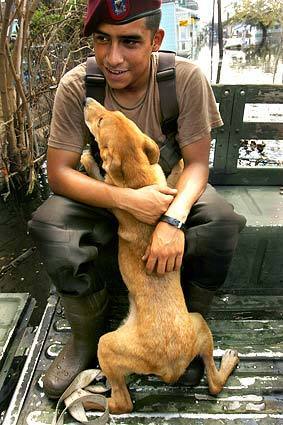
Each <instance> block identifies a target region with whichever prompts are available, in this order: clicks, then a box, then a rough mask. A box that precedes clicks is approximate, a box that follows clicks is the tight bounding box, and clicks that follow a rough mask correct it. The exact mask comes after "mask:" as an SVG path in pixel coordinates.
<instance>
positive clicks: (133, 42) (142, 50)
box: [94, 18, 163, 90]
mask: <svg viewBox="0 0 283 425" xmlns="http://www.w3.org/2000/svg"><path fill="white" fill-rule="evenodd" d="M152 38H153V37H152V33H151V31H150V30H149V29H147V28H146V26H145V18H142V19H138V20H136V21H134V22H130V23H129V24H124V25H111V24H107V23H102V24H101V25H99V26H98V28H97V30H96V31H95V32H94V50H95V57H96V61H97V64H98V66H99V68H100V69H101V71H102V72H103V74H104V75H105V78H106V80H107V83H108V84H109V86H110V87H111V88H113V89H116V90H123V89H128V90H131V89H133V90H135V89H139V88H143V87H144V85H145V84H147V78H148V75H149V74H148V73H149V63H150V56H151V52H152V51H157V50H158V49H159V47H160V44H161V41H162V38H163V31H162V30H158V31H157V33H156V34H155V36H154V38H153V40H152Z"/></svg>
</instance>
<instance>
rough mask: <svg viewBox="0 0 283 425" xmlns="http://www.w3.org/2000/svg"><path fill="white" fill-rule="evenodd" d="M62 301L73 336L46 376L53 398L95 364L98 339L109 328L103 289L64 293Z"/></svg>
mask: <svg viewBox="0 0 283 425" xmlns="http://www.w3.org/2000/svg"><path fill="white" fill-rule="evenodd" d="M62 304H63V306H64V311H65V316H66V319H67V320H68V321H69V324H70V326H71V329H72V336H71V337H70V339H69V340H68V341H67V343H66V345H65V346H64V348H63V349H62V351H61V352H60V354H59V355H58V356H57V357H56V359H55V360H54V361H53V363H52V364H51V366H50V367H49V369H48V370H47V372H46V373H45V376H44V378H43V389H44V391H45V393H46V395H47V396H48V397H50V398H59V397H60V396H61V395H62V394H63V392H64V391H65V389H66V388H67V387H68V386H69V385H70V384H71V382H72V381H73V380H74V378H75V377H76V376H77V375H78V374H79V373H80V372H82V371H83V370H85V369H87V368H88V367H90V366H92V367H93V366H94V362H95V361H96V359H97V344H98V340H99V338H100V336H101V335H102V334H103V333H104V332H105V322H106V319H107V311H108V295H107V291H106V289H103V290H101V291H99V292H96V293H94V294H91V295H89V296H84V297H70V296H63V297H62Z"/></svg>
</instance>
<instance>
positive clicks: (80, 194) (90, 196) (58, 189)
mask: <svg viewBox="0 0 283 425" xmlns="http://www.w3.org/2000/svg"><path fill="white" fill-rule="evenodd" d="M49 184H50V186H51V188H52V190H53V191H54V193H56V194H57V195H62V196H65V197H67V198H70V199H73V200H74V201H78V202H81V203H83V204H87V205H90V206H92V207H101V208H122V209H123V208H124V205H125V203H126V202H127V199H128V198H129V197H131V191H132V189H126V188H119V187H116V186H111V185H109V184H106V183H104V182H101V181H98V180H94V179H92V178H91V177H88V176H87V175H85V174H83V173H81V172H79V171H76V170H73V169H71V168H69V167H65V168H64V169H62V170H60V171H58V173H57V174H56V175H54V176H53V177H49Z"/></svg>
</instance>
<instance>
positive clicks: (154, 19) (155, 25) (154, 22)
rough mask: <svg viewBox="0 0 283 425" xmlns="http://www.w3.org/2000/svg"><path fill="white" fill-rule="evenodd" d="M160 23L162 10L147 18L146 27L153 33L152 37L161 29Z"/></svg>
mask: <svg viewBox="0 0 283 425" xmlns="http://www.w3.org/2000/svg"><path fill="white" fill-rule="evenodd" d="M160 21H161V10H159V11H158V12H157V13H155V14H154V15H149V16H146V17H145V27H146V29H148V30H150V31H151V33H152V36H154V34H155V33H156V31H157V30H158V29H159V25H160Z"/></svg>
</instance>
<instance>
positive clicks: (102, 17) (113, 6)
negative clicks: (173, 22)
mask: <svg viewBox="0 0 283 425" xmlns="http://www.w3.org/2000/svg"><path fill="white" fill-rule="evenodd" d="M160 8H161V0H88V6H87V13H86V17H85V26H84V35H85V36H86V37H88V36H89V35H91V34H92V33H93V32H94V30H95V27H96V26H97V24H100V23H102V22H106V23H109V24H112V25H119V24H127V23H128V22H132V21H135V20H136V19H140V18H143V17H145V16H148V15H153V14H155V13H158V12H159V11H160V10H161V9H160Z"/></svg>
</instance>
